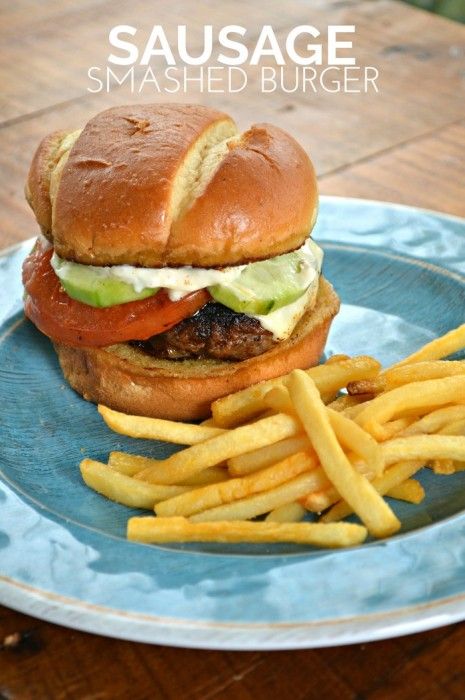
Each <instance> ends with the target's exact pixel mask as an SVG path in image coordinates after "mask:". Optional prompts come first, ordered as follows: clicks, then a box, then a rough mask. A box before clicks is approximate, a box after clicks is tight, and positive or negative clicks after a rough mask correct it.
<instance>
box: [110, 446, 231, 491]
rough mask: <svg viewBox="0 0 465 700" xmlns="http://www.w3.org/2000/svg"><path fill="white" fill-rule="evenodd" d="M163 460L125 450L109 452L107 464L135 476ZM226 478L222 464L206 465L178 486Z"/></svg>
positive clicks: (202, 484) (210, 482)
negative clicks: (129, 452)
mask: <svg viewBox="0 0 465 700" xmlns="http://www.w3.org/2000/svg"><path fill="white" fill-rule="evenodd" d="M163 462H164V460H163V459H152V458H151V457H143V456H141V455H133V454H128V453H127V452H110V455H109V457H108V466H109V467H111V468H112V469H116V471H118V472H120V473H121V474H126V475H127V476H135V475H136V474H140V473H141V471H143V470H144V469H147V468H149V467H158V465H159V464H162V463H163ZM227 478H228V472H227V470H226V469H225V468H224V467H222V466H219V465H218V466H215V467H208V468H207V469H204V470H203V471H202V472H199V473H198V474H194V476H191V477H190V478H188V479H185V480H184V481H182V482H181V483H180V484H179V485H180V486H205V485H206V484H216V483H217V482H218V481H225V480H226V479H227Z"/></svg>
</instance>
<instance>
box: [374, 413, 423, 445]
mask: <svg viewBox="0 0 465 700" xmlns="http://www.w3.org/2000/svg"><path fill="white" fill-rule="evenodd" d="M414 420H415V418H414V417H412V416H410V417H407V416H405V417H404V418H396V420H390V421H388V422H387V423H384V425H383V440H380V442H384V441H385V440H392V438H393V437H395V436H396V435H401V434H403V432H402V431H404V430H405V429H406V428H408V427H409V425H411V424H412V423H413V422H414Z"/></svg>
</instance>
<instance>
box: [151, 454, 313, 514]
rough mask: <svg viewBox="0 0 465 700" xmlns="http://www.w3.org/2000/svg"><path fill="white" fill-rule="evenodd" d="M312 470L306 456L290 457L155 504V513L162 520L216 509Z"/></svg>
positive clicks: (311, 457)
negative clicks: (236, 477) (240, 476)
mask: <svg viewBox="0 0 465 700" xmlns="http://www.w3.org/2000/svg"><path fill="white" fill-rule="evenodd" d="M316 466H317V459H316V457H315V456H312V455H309V454H308V453H306V452H298V453H297V454H295V455H292V457H287V458H286V459H284V460H283V461H282V462H278V464H273V465H272V466H271V467H267V468H266V469H262V470H260V471H259V472H255V473H253V474H250V475H249V476H244V477H242V478H238V479H229V480H228V481H225V482H222V483H218V484H211V485H210V486H204V487H203V488H198V489H194V490H193V491H189V492H188V493H184V494H182V495H181V496H176V497H174V498H170V499H169V500H167V501H162V502H161V503H158V504H157V506H156V508H155V512H156V514H157V515H160V516H162V517H169V516H173V515H183V516H185V517H187V516H190V515H194V514H195V513H199V512H200V511H204V510H208V509H209V508H216V507H217V506H221V505H224V504H225V503H231V502H232V501H237V500H239V499H241V498H247V497H248V496H252V495H254V494H257V493H260V492H262V491H267V490H269V489H271V488H275V487H276V486H279V485H280V484H283V483H285V482H287V481H289V480H290V479H293V478H294V477H296V476H298V475H299V474H302V473H303V472H306V471H310V470H311V469H314V468H315V467H316Z"/></svg>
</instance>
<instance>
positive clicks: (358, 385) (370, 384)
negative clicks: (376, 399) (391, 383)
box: [347, 376, 386, 396]
mask: <svg viewBox="0 0 465 700" xmlns="http://www.w3.org/2000/svg"><path fill="white" fill-rule="evenodd" d="M385 389H386V382H385V380H384V377H382V376H378V377H375V378H374V379H360V380H359V381H356V382H349V383H348V384H347V391H348V392H349V396H360V395H361V396H365V395H367V394H379V393H381V392H382V391H384V390H385Z"/></svg>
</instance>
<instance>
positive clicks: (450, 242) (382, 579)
mask: <svg viewBox="0 0 465 700" xmlns="http://www.w3.org/2000/svg"><path fill="white" fill-rule="evenodd" d="M314 237H315V239H316V240H317V241H319V242H320V243H321V244H322V245H323V247H324V249H325V274H326V277H327V278H328V279H330V280H331V281H332V282H333V284H334V285H335V287H336V289H337V291H338V292H339V294H340V296H341V299H342V302H343V305H342V310H341V313H340V314H339V316H338V317H337V319H336V320H335V322H334V325H333V328H332V331H331V335H330V339H329V342H328V345H327V353H331V354H332V353H340V352H344V353H348V354H357V353H370V354H373V355H375V356H376V357H378V358H379V359H380V360H381V361H382V362H384V363H390V362H393V361H395V360H397V359H399V358H400V357H401V356H403V355H405V354H406V353H410V352H412V351H413V350H414V349H416V348H417V347H418V346H419V345H421V344H422V343H424V342H426V341H428V340H430V339H432V338H433V337H435V336H437V335H438V334H441V333H444V332H445V331H447V330H448V329H450V328H452V327H454V326H457V325H459V324H461V323H463V322H464V308H465V221H464V220H461V219H458V218H454V217H449V216H444V215H440V214H435V213H433V212H427V211H420V210H417V209H412V208H408V207H401V206H394V205H390V204H383V203H380V202H366V201H360V200H348V199H338V198H322V203H321V212H320V217H319V222H318V226H317V228H316V231H315V233H314ZM30 245H31V244H30V242H29V243H24V244H22V245H20V246H19V247H17V248H14V249H11V250H9V251H5V252H4V254H3V257H1V258H0V310H1V311H0V314H1V317H0V322H1V324H2V325H1V326H0V398H1V402H2V421H1V424H2V434H1V444H0V573H1V576H0V600H1V602H2V603H3V604H5V605H8V606H10V607H12V608H16V609H18V610H21V611H22V612H25V613H28V614H31V615H35V616H37V617H41V618H44V619H47V620H50V621H53V622H57V623H59V624H63V625H67V626H70V627H75V628H79V629H83V630H88V631H92V632H97V633H100V634H105V635H109V636H114V637H122V638H125V639H133V640H141V641H148V642H156V643H162V644H171V645H178V646H188V647H202V648H211V649H220V648H228V649H286V648H298V647H315V646H325V645H334V644H344V643H349V642H355V641H366V640H372V639H379V638H383V637H388V636H394V635H399V634H406V633H408V632H413V631H417V630H422V629H427V628H431V627H435V626H438V625H442V624H447V623H450V622H453V621H455V620H459V619H462V618H464V617H465V516H464V515H462V510H463V509H464V508H465V473H459V474H456V475H454V476H449V477H441V476H436V475H434V474H432V473H431V472H430V471H429V470H423V471H424V472H425V473H424V474H421V477H420V478H421V480H422V481H423V483H424V485H425V487H426V490H427V494H428V495H427V498H426V499H425V501H424V502H423V503H422V504H421V505H419V506H412V505H407V504H403V505H398V504H396V505H395V506H394V507H395V509H396V511H397V512H398V514H399V516H400V518H401V520H402V522H403V529H402V532H401V533H400V534H399V535H397V536H396V537H394V538H392V539H391V540H389V541H383V542H371V543H368V544H367V545H365V546H363V547H358V548H353V549H351V550H345V551H328V550H312V549H305V548H302V547H292V546H284V545H276V546H266V547H265V546H258V545H257V546H253V545H248V546H234V547H233V546H231V547H228V546H226V545H216V546H215V545H210V546H208V545H205V546H202V545H189V546H183V545H179V546H172V547H168V546H166V547H155V546H146V545H139V544H135V543H130V542H127V541H126V540H125V536H124V532H125V525H126V521H127V518H128V516H129V515H130V514H131V513H133V512H136V511H131V510H129V509H127V508H125V507H123V506H119V505H117V504H114V503H111V502H109V501H107V500H105V499H104V498H102V497H100V496H99V495H97V494H95V493H93V492H92V491H90V490H89V489H87V488H86V487H85V486H84V484H83V483H82V481H81V479H80V475H79V470H78V464H79V461H80V460H81V459H82V457H83V456H85V455H91V456H93V457H95V458H97V459H105V457H106V456H107V454H108V452H109V451H110V450H111V449H127V450H130V451H133V452H135V451H137V452H141V453H145V454H149V453H151V454H155V455H156V456H162V455H167V454H168V453H169V452H171V451H172V450H173V448H172V447H170V446H168V445H165V444H162V443H157V444H155V445H154V444H153V443H151V444H150V443H145V442H143V441H138V442H136V441H133V440H130V439H125V438H122V437H121V436H118V435H115V434H113V433H111V432H110V431H109V430H108V429H107V428H106V427H105V426H104V425H103V423H102V421H101V419H100V418H99V416H98V414H97V412H96V409H95V407H94V406H93V405H91V404H88V403H86V402H85V401H83V400H82V399H81V398H80V397H78V396H77V395H76V394H75V393H74V392H73V391H72V390H71V389H70V388H69V387H68V386H67V385H66V384H65V382H64V380H63V378H62V376H61V373H60V370H59V367H58V363H57V359H56V357H55V354H54V352H53V350H52V348H51V345H50V343H49V341H48V340H47V339H46V338H45V337H44V336H42V335H41V334H40V333H39V332H37V331H36V330H35V328H33V326H32V325H31V324H30V323H29V322H27V321H25V320H24V319H23V316H22V313H21V295H22V289H21V283H20V266H21V262H22V260H23V258H24V256H25V255H26V253H27V252H28V250H29V248H30ZM426 472H427V473H426Z"/></svg>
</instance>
